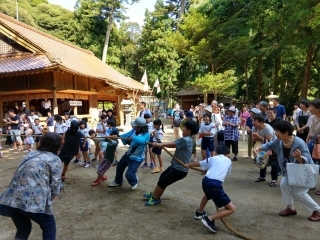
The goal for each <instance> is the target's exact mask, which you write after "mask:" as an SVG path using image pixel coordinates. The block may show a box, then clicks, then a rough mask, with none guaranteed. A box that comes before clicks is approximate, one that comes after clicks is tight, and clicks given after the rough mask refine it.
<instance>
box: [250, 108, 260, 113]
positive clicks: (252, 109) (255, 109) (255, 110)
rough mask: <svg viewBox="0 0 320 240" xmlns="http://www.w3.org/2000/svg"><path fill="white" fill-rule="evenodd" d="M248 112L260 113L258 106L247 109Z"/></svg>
mask: <svg viewBox="0 0 320 240" xmlns="http://www.w3.org/2000/svg"><path fill="white" fill-rule="evenodd" d="M249 112H253V113H255V114H259V113H261V111H260V110H259V109H258V108H251V109H250V110H249Z"/></svg>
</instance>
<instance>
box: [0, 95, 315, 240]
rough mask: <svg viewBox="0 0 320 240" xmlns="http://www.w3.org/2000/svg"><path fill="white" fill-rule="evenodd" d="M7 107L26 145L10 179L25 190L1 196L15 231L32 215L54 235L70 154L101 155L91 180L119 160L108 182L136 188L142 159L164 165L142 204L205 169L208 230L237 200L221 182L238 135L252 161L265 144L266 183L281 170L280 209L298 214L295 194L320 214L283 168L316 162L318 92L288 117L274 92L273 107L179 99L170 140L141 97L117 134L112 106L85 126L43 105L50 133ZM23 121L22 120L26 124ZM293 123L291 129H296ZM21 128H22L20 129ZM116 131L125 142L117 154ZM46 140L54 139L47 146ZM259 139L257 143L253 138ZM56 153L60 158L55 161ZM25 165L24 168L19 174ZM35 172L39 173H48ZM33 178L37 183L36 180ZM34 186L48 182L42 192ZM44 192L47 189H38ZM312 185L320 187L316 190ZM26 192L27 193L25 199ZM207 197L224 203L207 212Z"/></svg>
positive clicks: (16, 142)
mask: <svg viewBox="0 0 320 240" xmlns="http://www.w3.org/2000/svg"><path fill="white" fill-rule="evenodd" d="M8 114H9V117H8V118H5V119H3V121H4V122H5V123H6V131H8V130H9V131H11V132H10V136H9V137H10V138H11V140H12V145H13V148H12V149H13V150H17V149H18V148H19V147H20V149H22V147H23V144H22V139H24V143H25V151H27V152H30V153H29V154H28V155H27V156H26V157H25V159H24V160H23V161H22V163H21V165H20V166H19V167H18V170H19V171H17V172H16V173H15V175H14V179H15V180H13V182H14V183H16V182H19V181H21V182H23V183H21V184H23V185H26V187H24V188H23V192H22V190H21V188H19V187H17V186H18V185H17V184H13V183H12V184H10V186H9V187H8V189H7V190H6V191H5V192H4V193H3V194H2V195H1V197H0V214H1V215H5V214H6V216H10V217H11V218H12V220H13V222H14V224H15V226H16V228H17V234H16V238H19V237H20V238H21V239H27V238H28V236H29V234H30V232H31V225H30V224H31V222H30V220H33V221H35V222H37V223H38V224H39V225H40V227H41V228H42V230H43V236H49V235H51V236H52V237H51V238H49V237H48V238H46V239H55V220H54V217H53V215H52V209H51V202H52V200H53V199H54V197H55V196H56V195H58V193H59V191H60V188H61V187H62V185H61V182H63V181H65V179H66V173H67V170H68V166H69V163H70V162H71V161H72V160H73V159H75V160H74V161H73V162H74V163H75V164H79V165H80V166H84V167H85V168H88V167H90V166H91V162H94V161H97V160H98V161H99V164H98V165H97V166H96V167H97V178H96V179H95V180H94V181H93V182H92V183H91V186H97V185H99V184H101V182H102V181H105V180H107V176H106V175H105V173H106V171H107V170H108V169H109V168H110V167H111V166H112V165H114V166H116V176H115V178H114V180H113V181H111V182H110V183H109V185H108V186H109V187H118V186H121V185H122V184H123V177H125V178H126V179H127V182H128V183H129V184H130V186H131V189H132V190H135V189H136V188H137V187H138V183H139V178H138V176H137V174H136V173H137V171H138V168H139V167H141V168H150V169H151V173H152V174H156V173H161V174H160V176H159V180H158V182H157V184H156V186H155V188H154V190H153V191H150V192H146V193H145V194H143V197H145V198H146V202H145V205H146V206H154V205H157V204H160V203H161V197H162V195H163V194H164V192H165V190H166V189H167V187H168V186H170V185H172V184H173V183H175V182H177V181H180V180H182V179H184V178H185V177H186V176H187V174H188V170H189V168H194V167H201V169H202V171H203V172H202V174H205V177H204V178H203V181H202V188H203V192H204V196H203V197H202V199H201V200H200V205H199V208H198V209H197V210H196V212H195V215H194V218H195V219H199V220H201V221H202V223H203V224H204V225H205V226H206V227H207V228H209V230H210V231H212V232H216V231H217V229H216V227H215V224H214V221H215V220H216V219H219V218H223V217H226V216H229V215H231V214H232V213H234V212H235V206H234V205H233V203H232V202H231V199H230V198H229V197H228V195H227V194H226V193H225V192H224V190H223V187H222V185H223V182H224V179H225V177H226V176H227V175H228V174H230V172H231V167H232V161H238V148H239V144H238V143H239V139H241V137H242V140H243V141H246V142H247V145H248V155H247V159H249V158H250V159H253V160H254V161H255V156H256V155H258V153H259V152H260V151H262V150H263V151H266V152H268V155H269V165H270V167H271V181H270V184H269V186H270V187H276V186H277V184H278V177H279V175H280V174H282V179H281V183H280V188H281V192H282V203H283V204H284V205H286V208H285V209H284V210H283V211H281V212H280V213H279V215H280V216H282V217H287V216H290V215H296V214H297V210H296V209H295V206H294V201H293V199H294V198H297V199H298V200H299V201H300V202H301V203H302V205H303V206H304V208H305V209H306V210H307V211H308V212H311V213H312V215H311V216H310V217H309V220H310V221H320V206H319V205H318V204H317V203H316V202H315V201H314V200H313V199H312V198H311V197H310V195H309V194H308V191H309V188H306V187H296V186H291V185H290V184H289V182H288V176H287V169H286V163H293V162H297V163H298V164H313V163H314V160H317V159H312V155H311V153H310V151H309V149H308V146H307V143H309V142H310V141H312V140H314V139H315V138H318V137H320V100H319V99H315V100H313V101H311V102H310V101H308V100H301V101H300V102H299V103H296V104H295V111H294V117H293V121H292V122H289V121H286V111H285V108H284V106H282V105H281V104H279V100H278V99H275V100H274V105H273V106H272V107H270V106H269V104H268V103H267V102H264V101H261V102H259V103H258V104H256V105H254V106H251V107H243V108H242V110H241V111H239V110H238V109H237V108H236V106H235V105H231V106H230V107H229V108H228V109H224V106H223V104H218V102H217V101H215V100H214V101H212V102H211V104H210V105H206V104H200V105H199V106H197V107H195V108H194V107H193V106H192V107H191V109H190V110H187V111H182V110H181V109H180V106H179V104H176V105H175V109H174V111H173V118H172V125H171V127H172V129H173V132H174V140H173V141H169V142H163V136H164V134H165V131H164V127H163V124H162V122H161V120H160V119H155V120H154V121H152V120H151V119H152V113H151V112H150V110H148V109H147V108H146V103H144V102H142V103H141V104H140V112H139V117H137V118H136V119H135V120H134V121H132V122H131V126H132V129H131V130H129V131H128V132H126V133H124V134H119V129H118V128H117V127H116V121H115V118H114V116H113V111H112V110H111V109H109V110H108V111H105V112H102V114H101V115H100V119H99V122H98V124H97V125H96V128H95V129H91V128H90V127H89V126H88V124H87V123H88V120H87V119H85V118H84V119H76V118H74V117H72V116H69V114H68V113H66V114H65V115H64V116H63V117H62V116H59V115H54V116H52V114H51V112H50V111H48V112H47V114H48V118H47V120H46V123H47V126H48V132H49V133H47V134H45V135H43V128H42V127H41V126H39V121H38V120H39V119H38V118H37V117H34V115H32V114H31V113H30V115H29V116H26V115H21V116H17V115H16V114H15V111H14V110H13V109H10V110H9V112H8ZM20 126H23V129H22V128H20ZM294 130H296V132H297V134H296V135H294V134H293V132H294ZM22 131H23V133H24V134H21V133H22ZM240 131H241V133H240ZM21 135H22V136H21ZM21 137H23V138H21ZM60 139H61V142H60ZM91 139H92V140H94V144H95V146H96V148H95V149H96V150H95V152H94V153H92V155H94V156H93V159H92V160H90V159H91V158H90V155H91V153H90V150H89V149H90V145H89V144H90V142H91ZM119 139H120V140H121V141H122V143H123V144H124V145H129V147H128V149H127V151H126V152H125V153H124V155H123V156H122V157H121V158H120V160H119V161H117V148H118V144H119ZM199 139H201V143H200V145H201V161H198V160H197V158H196V143H197V141H198V140H199ZM33 141H34V142H33ZM50 141H54V142H55V143H57V144H55V145H52V146H51V145H49V142H50ZM39 142H40V145H37V149H36V150H35V151H33V145H34V143H36V144H39ZM257 143H260V144H258V145H256V144H257ZM259 145H260V146H259ZM163 148H175V152H174V154H173V157H172V161H171V165H170V166H169V167H168V168H166V169H164V167H163V162H162V158H161V153H162V149H163ZM231 149H232V154H233V155H232V156H230V153H231V151H230V150H231ZM57 156H58V158H57ZM80 156H82V159H81V158H80ZM148 157H149V159H150V160H149V162H148ZM57 159H60V160H61V162H57ZM41 161H44V162H46V163H48V166H49V167H47V165H46V164H45V167H44V164H41ZM61 163H63V164H61ZM51 165H54V166H51ZM50 166H51V167H50ZM52 169H54V172H53V173H52V172H51V171H52ZM24 171H25V172H27V171H29V173H28V174H27V173H25V174H24ZM30 171H31V172H30ZM125 171H126V172H125ZM32 172H38V173H39V174H32ZM124 172H125V173H124ZM266 173H267V168H263V169H260V173H259V177H258V178H256V179H254V182H256V183H259V182H264V181H266ZM21 174H24V175H23V176H22V175H21ZM24 176H27V178H28V179H25V178H24ZM37 176H44V177H45V178H44V180H45V181H43V180H42V179H41V178H39V177H37ZM36 182H39V184H35V183H36ZM53 183H54V184H53ZM35 186H36V187H35ZM39 186H40V187H41V188H44V189H47V190H46V191H40V192H39V189H38V187H39ZM26 189H27V193H26V192H25V191H26ZM48 192H49V193H48ZM42 193H43V194H45V196H42V195H41V194H42ZM316 193H317V194H318V195H320V191H317V192H316ZM26 194H27V195H28V196H31V197H27V199H25V196H26ZM36 194H38V195H39V196H38V198H39V199H41V201H42V202H43V204H40V205H39V204H38V203H37V204H35V202H34V201H33V200H32V199H33V198H34V197H35V195H36ZM40 195H41V196H40ZM11 199H14V201H12V200H11ZM209 200H212V201H213V202H214V203H215V204H216V205H217V206H218V207H219V208H221V207H224V209H223V210H222V211H219V212H218V213H216V214H211V215H208V214H207V213H206V211H205V210H204V208H205V206H206V204H207V203H208V201H209ZM43 215H45V216H43ZM47 215H51V216H50V217H48V216H47ZM39 219H44V221H43V222H42V221H40V220H39Z"/></svg>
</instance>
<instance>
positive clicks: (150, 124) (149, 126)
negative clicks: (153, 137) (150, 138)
mask: <svg viewBox="0 0 320 240" xmlns="http://www.w3.org/2000/svg"><path fill="white" fill-rule="evenodd" d="M147 126H148V132H149V133H150V134H151V133H153V131H154V127H153V122H149V123H147Z"/></svg>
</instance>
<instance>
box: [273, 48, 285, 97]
mask: <svg viewBox="0 0 320 240" xmlns="http://www.w3.org/2000/svg"><path fill="white" fill-rule="evenodd" d="M281 68H282V59H281V55H280V54H277V56H276V57H275V59H274V80H273V92H274V93H275V94H278V95H281V91H283V90H284V89H282V88H281V81H280V75H281Z"/></svg>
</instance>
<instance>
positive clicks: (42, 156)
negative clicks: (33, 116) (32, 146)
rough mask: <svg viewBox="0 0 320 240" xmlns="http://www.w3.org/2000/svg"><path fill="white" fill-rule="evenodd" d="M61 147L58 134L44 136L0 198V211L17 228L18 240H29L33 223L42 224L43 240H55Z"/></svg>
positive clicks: (24, 160)
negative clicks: (3, 212)
mask: <svg viewBox="0 0 320 240" xmlns="http://www.w3.org/2000/svg"><path fill="white" fill-rule="evenodd" d="M60 145H61V137H60V135H59V134H57V133H47V134H45V135H44V136H43V137H42V138H41V141H40V145H39V147H38V148H37V150H36V151H32V152H30V153H29V154H28V155H27V156H26V157H25V158H24V159H23V160H22V162H21V164H20V166H19V167H18V168H17V170H16V172H15V174H14V176H13V178H12V180H11V183H10V185H9V187H8V188H7V189H6V190H5V191H4V192H3V193H2V195H1V197H0V204H1V206H0V207H1V208H2V209H5V211H6V213H7V215H6V216H8V215H9V217H11V219H12V221H13V223H14V225H15V226H16V228H17V232H16V235H15V239H28V237H29V235H30V233H31V229H32V224H31V220H32V221H34V222H36V223H37V224H39V226H40V228H41V229H42V238H43V239H45V240H51V239H52V240H54V239H56V222H55V219H54V216H53V212H52V202H53V200H54V198H55V197H56V196H57V195H58V194H59V193H60V189H61V172H62V163H61V160H60V158H59V157H58V156H57V155H56V154H57V152H58V150H59V148H60Z"/></svg>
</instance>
